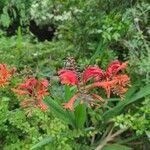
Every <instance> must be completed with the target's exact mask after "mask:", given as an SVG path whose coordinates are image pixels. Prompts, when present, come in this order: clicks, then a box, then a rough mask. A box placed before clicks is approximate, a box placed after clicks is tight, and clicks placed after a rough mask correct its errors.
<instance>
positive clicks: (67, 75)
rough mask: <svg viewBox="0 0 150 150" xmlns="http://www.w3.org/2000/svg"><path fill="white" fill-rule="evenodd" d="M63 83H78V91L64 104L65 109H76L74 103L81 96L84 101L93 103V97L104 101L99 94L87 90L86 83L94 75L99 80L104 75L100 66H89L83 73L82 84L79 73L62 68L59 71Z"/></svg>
mask: <svg viewBox="0 0 150 150" xmlns="http://www.w3.org/2000/svg"><path fill="white" fill-rule="evenodd" d="M58 74H59V77H60V81H61V84H69V85H77V87H78V92H77V93H76V94H75V95H74V96H73V97H72V98H71V99H70V100H69V102H68V103H66V104H65V105H64V108H65V109H70V110H74V107H73V104H74V102H75V100H76V99H77V98H78V97H80V98H82V101H84V102H87V103H93V99H98V100H100V101H104V100H103V99H102V98H101V97H100V96H99V95H96V94H91V93H89V91H88V90H86V84H87V81H88V80H89V79H91V78H92V77H93V78H94V79H95V80H99V79H101V78H102V77H103V72H102V70H101V69H100V68H98V67H89V68H87V69H86V70H85V71H84V72H83V74H82V85H83V86H81V84H80V83H79V80H78V75H77V73H76V72H74V71H71V70H66V69H62V70H60V71H59V72H58Z"/></svg>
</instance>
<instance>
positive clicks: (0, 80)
mask: <svg viewBox="0 0 150 150" xmlns="http://www.w3.org/2000/svg"><path fill="white" fill-rule="evenodd" d="M15 71H16V68H15V67H13V68H12V70H9V69H8V67H7V64H0V86H2V87H3V86H4V85H6V84H9V79H10V78H11V77H12V76H13V75H14V73H15Z"/></svg>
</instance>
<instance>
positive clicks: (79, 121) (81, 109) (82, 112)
mask: <svg viewBox="0 0 150 150" xmlns="http://www.w3.org/2000/svg"><path fill="white" fill-rule="evenodd" d="M75 120H76V127H77V128H78V129H80V128H83V127H84V124H85V121H86V106H85V105H84V104H79V105H78V106H77V107H76V108H75Z"/></svg>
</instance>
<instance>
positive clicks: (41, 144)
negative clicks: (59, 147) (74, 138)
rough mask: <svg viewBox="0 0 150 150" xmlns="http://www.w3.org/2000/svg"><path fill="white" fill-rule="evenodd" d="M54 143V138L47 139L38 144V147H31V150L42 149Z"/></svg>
mask: <svg viewBox="0 0 150 150" xmlns="http://www.w3.org/2000/svg"><path fill="white" fill-rule="evenodd" d="M52 141H53V138H52V137H47V138H44V139H42V140H41V141H40V142H39V143H37V144H36V145H34V146H33V147H31V149H30V150H33V149H36V148H40V147H42V146H44V145H46V144H48V143H50V142H52Z"/></svg>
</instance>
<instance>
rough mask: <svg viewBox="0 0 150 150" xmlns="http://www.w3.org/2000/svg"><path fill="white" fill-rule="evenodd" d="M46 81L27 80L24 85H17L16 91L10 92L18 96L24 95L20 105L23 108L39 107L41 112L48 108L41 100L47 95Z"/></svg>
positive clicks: (13, 89)
mask: <svg viewBox="0 0 150 150" xmlns="http://www.w3.org/2000/svg"><path fill="white" fill-rule="evenodd" d="M48 84H49V83H48V80H46V79H44V80H42V81H41V82H40V81H39V80H37V79H34V78H31V79H28V80H27V81H26V82H25V83H22V84H20V85H19V87H18V88H17V89H15V88H12V89H11V90H12V91H13V92H15V93H17V94H18V95H22V96H23V95H24V99H23V101H22V103H21V105H22V106H23V107H25V108H31V107H33V106H34V107H40V108H41V109H42V110H43V111H45V110H47V109H48V107H47V106H46V105H45V104H44V103H43V101H42V99H43V98H44V97H45V96H46V95H48V94H49V92H48Z"/></svg>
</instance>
